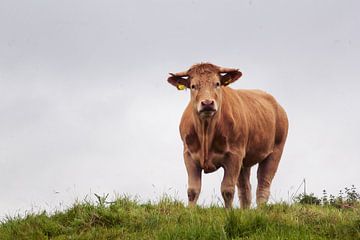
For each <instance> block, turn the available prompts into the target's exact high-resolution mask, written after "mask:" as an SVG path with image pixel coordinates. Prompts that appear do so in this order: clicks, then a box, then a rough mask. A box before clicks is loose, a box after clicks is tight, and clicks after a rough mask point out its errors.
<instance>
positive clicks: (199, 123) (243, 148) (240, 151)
mask: <svg viewBox="0 0 360 240" xmlns="http://www.w3.org/2000/svg"><path fill="white" fill-rule="evenodd" d="M240 76H241V72H239V71H238V70H236V69H224V68H220V67H218V66H216V65H213V64H208V63H206V64H197V65H194V66H192V67H191V68H190V69H189V70H188V71H187V72H186V74H185V75H184V73H182V74H181V76H176V74H173V75H172V77H169V79H168V81H169V82H170V83H171V84H173V85H175V86H177V84H186V87H188V88H191V89H192V90H191V100H190V103H189V104H188V106H187V107H186V109H185V111H184V113H183V116H182V119H181V123H180V134H181V139H182V141H183V143H184V160H185V165H186V169H187V172H188V198H189V205H195V204H196V201H197V199H198V196H199V193H200V189H201V172H202V170H204V172H205V173H209V172H213V171H215V170H217V169H218V168H220V167H222V168H224V178H223V181H222V184H221V193H222V196H223V198H224V201H225V207H231V206H232V201H233V196H234V191H235V185H237V187H238V190H239V191H238V192H239V198H240V203H241V207H243V208H248V207H249V206H250V204H251V186H250V182H249V177H250V168H251V167H252V166H254V165H255V164H259V167H258V187H257V194H256V201H257V204H258V205H259V204H262V203H266V202H267V200H268V198H269V194H270V184H271V181H272V179H273V177H274V175H275V172H276V170H277V167H278V164H279V161H280V158H281V154H282V151H283V147H284V144H285V141H286V136H287V131H288V120H287V116H286V113H285V111H284V110H283V108H282V107H281V106H280V105H279V104H278V103H277V102H276V100H275V99H274V97H272V96H271V95H270V94H267V93H265V92H263V91H260V90H234V89H231V88H229V87H227V86H226V85H228V84H229V82H234V81H236V80H237V79H238V78H239V77H240ZM218 83H220V84H221V86H220V87H219V86H217V85H216V84H218ZM204 99H211V100H214V102H215V108H216V112H215V113H214V114H213V115H209V116H208V115H205V116H202V115H201V114H200V113H199V108H201V101H203V100H204Z"/></svg>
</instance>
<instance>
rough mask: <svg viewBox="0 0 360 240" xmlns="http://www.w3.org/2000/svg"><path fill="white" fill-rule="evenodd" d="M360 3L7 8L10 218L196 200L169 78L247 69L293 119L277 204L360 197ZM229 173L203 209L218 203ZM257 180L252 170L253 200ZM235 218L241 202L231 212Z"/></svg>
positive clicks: (215, 184)
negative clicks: (355, 193) (100, 198)
mask: <svg viewBox="0 0 360 240" xmlns="http://www.w3.org/2000/svg"><path fill="white" fill-rule="evenodd" d="M359 9H360V3H359V2H358V1H355V0H354V1H330V0H322V1H310V0H307V1H265V0H264V1H257V0H247V1H235V0H234V1H198V0H193V1H165V0H163V1H160V0H158V1H73V0H64V1H55V0H46V1H45V0H36V1H35V0H31V1H29V0H23V1H17V0H16V1H13V0H11V1H10V0H1V1H0V189H1V194H0V216H4V215H5V214H14V213H17V212H20V213H22V212H24V211H26V210H29V209H31V208H33V209H38V208H42V209H43V208H45V209H50V210H51V209H56V208H59V206H60V205H63V206H64V205H65V206H66V205H68V204H70V203H72V202H73V201H74V199H76V198H78V199H83V198H84V197H85V196H86V195H88V196H91V198H92V196H93V193H97V194H104V193H110V196H114V193H117V194H123V193H127V194H130V195H131V196H136V195H137V196H139V197H140V199H142V200H148V199H151V200H156V199H158V198H159V197H160V196H161V194H163V193H164V192H166V193H168V194H170V195H175V196H177V198H178V199H180V200H186V184H187V175H186V171H185V166H184V164H183V159H182V143H181V140H180V136H179V132H178V124H179V121H180V117H181V114H182V112H183V110H184V108H185V106H186V104H187V102H188V101H189V97H190V93H189V91H177V90H176V89H175V88H174V87H172V86H170V85H169V84H168V83H167V81H166V79H167V73H168V72H177V71H183V70H186V69H187V68H188V67H189V66H191V65H192V64H194V63H197V62H201V61H209V62H212V63H214V64H217V65H221V66H224V67H235V68H240V69H241V71H242V72H243V77H242V78H241V79H240V80H239V81H237V82H236V83H234V84H233V85H232V87H233V88H258V89H262V90H265V91H267V92H269V93H271V94H273V95H274V96H275V97H276V98H277V99H278V101H279V102H280V103H281V104H282V106H283V107H284V108H285V109H286V111H287V113H288V116H289V121H290V130H289V136H288V141H287V143H286V146H285V152H284V154H283V157H282V160H281V162H280V166H279V169H278V172H277V175H276V177H275V179H274V182H273V185H272V194H271V199H272V200H273V201H274V200H275V201H280V200H288V195H289V194H290V195H291V194H293V193H294V192H295V191H296V189H297V187H298V186H299V184H300V183H301V181H302V179H303V178H306V180H307V189H308V191H309V192H315V193H316V194H317V195H321V192H322V190H323V189H326V190H327V191H328V192H330V193H333V194H337V193H338V191H339V190H340V189H341V188H343V187H346V186H351V185H352V184H355V185H356V186H357V187H360V185H359V182H360V174H359V172H360V159H359V153H358V151H359V134H360V127H359V122H360V112H359V109H360V106H359V103H360V96H359V89H360V83H359V79H360V78H359V76H360V65H359V64H360V31H359V29H360V15H359ZM222 174H223V171H222V170H218V171H217V172H216V173H213V174H208V175H205V176H204V178H203V188H202V193H201V195H200V199H199V203H200V204H201V203H210V202H218V201H219V199H221V194H220V191H219V189H220V182H221V179H222ZM255 175H256V167H254V168H253V170H252V185H253V192H254V191H255V188H256V178H255ZM235 203H236V204H237V205H238V200H237V199H236V200H235Z"/></svg>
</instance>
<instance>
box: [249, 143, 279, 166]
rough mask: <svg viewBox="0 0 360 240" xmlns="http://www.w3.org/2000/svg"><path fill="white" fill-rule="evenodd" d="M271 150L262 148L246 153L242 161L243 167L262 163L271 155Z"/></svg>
mask: <svg viewBox="0 0 360 240" xmlns="http://www.w3.org/2000/svg"><path fill="white" fill-rule="evenodd" d="M272 151H273V149H272V148H271V149H270V148H264V149H258V150H257V151H248V152H246V155H245V158H244V160H243V166H244V167H252V166H254V165H255V164H257V163H260V162H262V161H263V160H264V159H266V157H267V156H269V155H270V154H271V153H272Z"/></svg>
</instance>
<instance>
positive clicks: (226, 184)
mask: <svg viewBox="0 0 360 240" xmlns="http://www.w3.org/2000/svg"><path fill="white" fill-rule="evenodd" d="M241 163H242V157H240V156H237V155H234V154H231V155H230V156H229V158H227V159H226V161H225V163H224V165H223V168H224V178H223V180H222V182H221V195H222V197H223V198H224V202H225V208H231V207H232V203H233V199H234V193H235V185H236V182H237V180H238V177H239V174H240V169H241Z"/></svg>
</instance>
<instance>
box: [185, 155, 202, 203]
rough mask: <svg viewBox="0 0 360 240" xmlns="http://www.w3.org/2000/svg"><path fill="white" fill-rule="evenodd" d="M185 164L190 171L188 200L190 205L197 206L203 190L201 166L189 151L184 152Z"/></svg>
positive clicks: (188, 171)
mask: <svg viewBox="0 0 360 240" xmlns="http://www.w3.org/2000/svg"><path fill="white" fill-rule="evenodd" d="M184 160H185V166H186V170H187V173H188V190H187V194H188V200H189V207H192V206H195V205H196V202H197V200H198V198H199V194H200V190H201V168H200V167H199V166H198V165H197V164H196V162H195V161H194V160H193V159H192V158H191V156H190V154H189V153H184Z"/></svg>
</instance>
